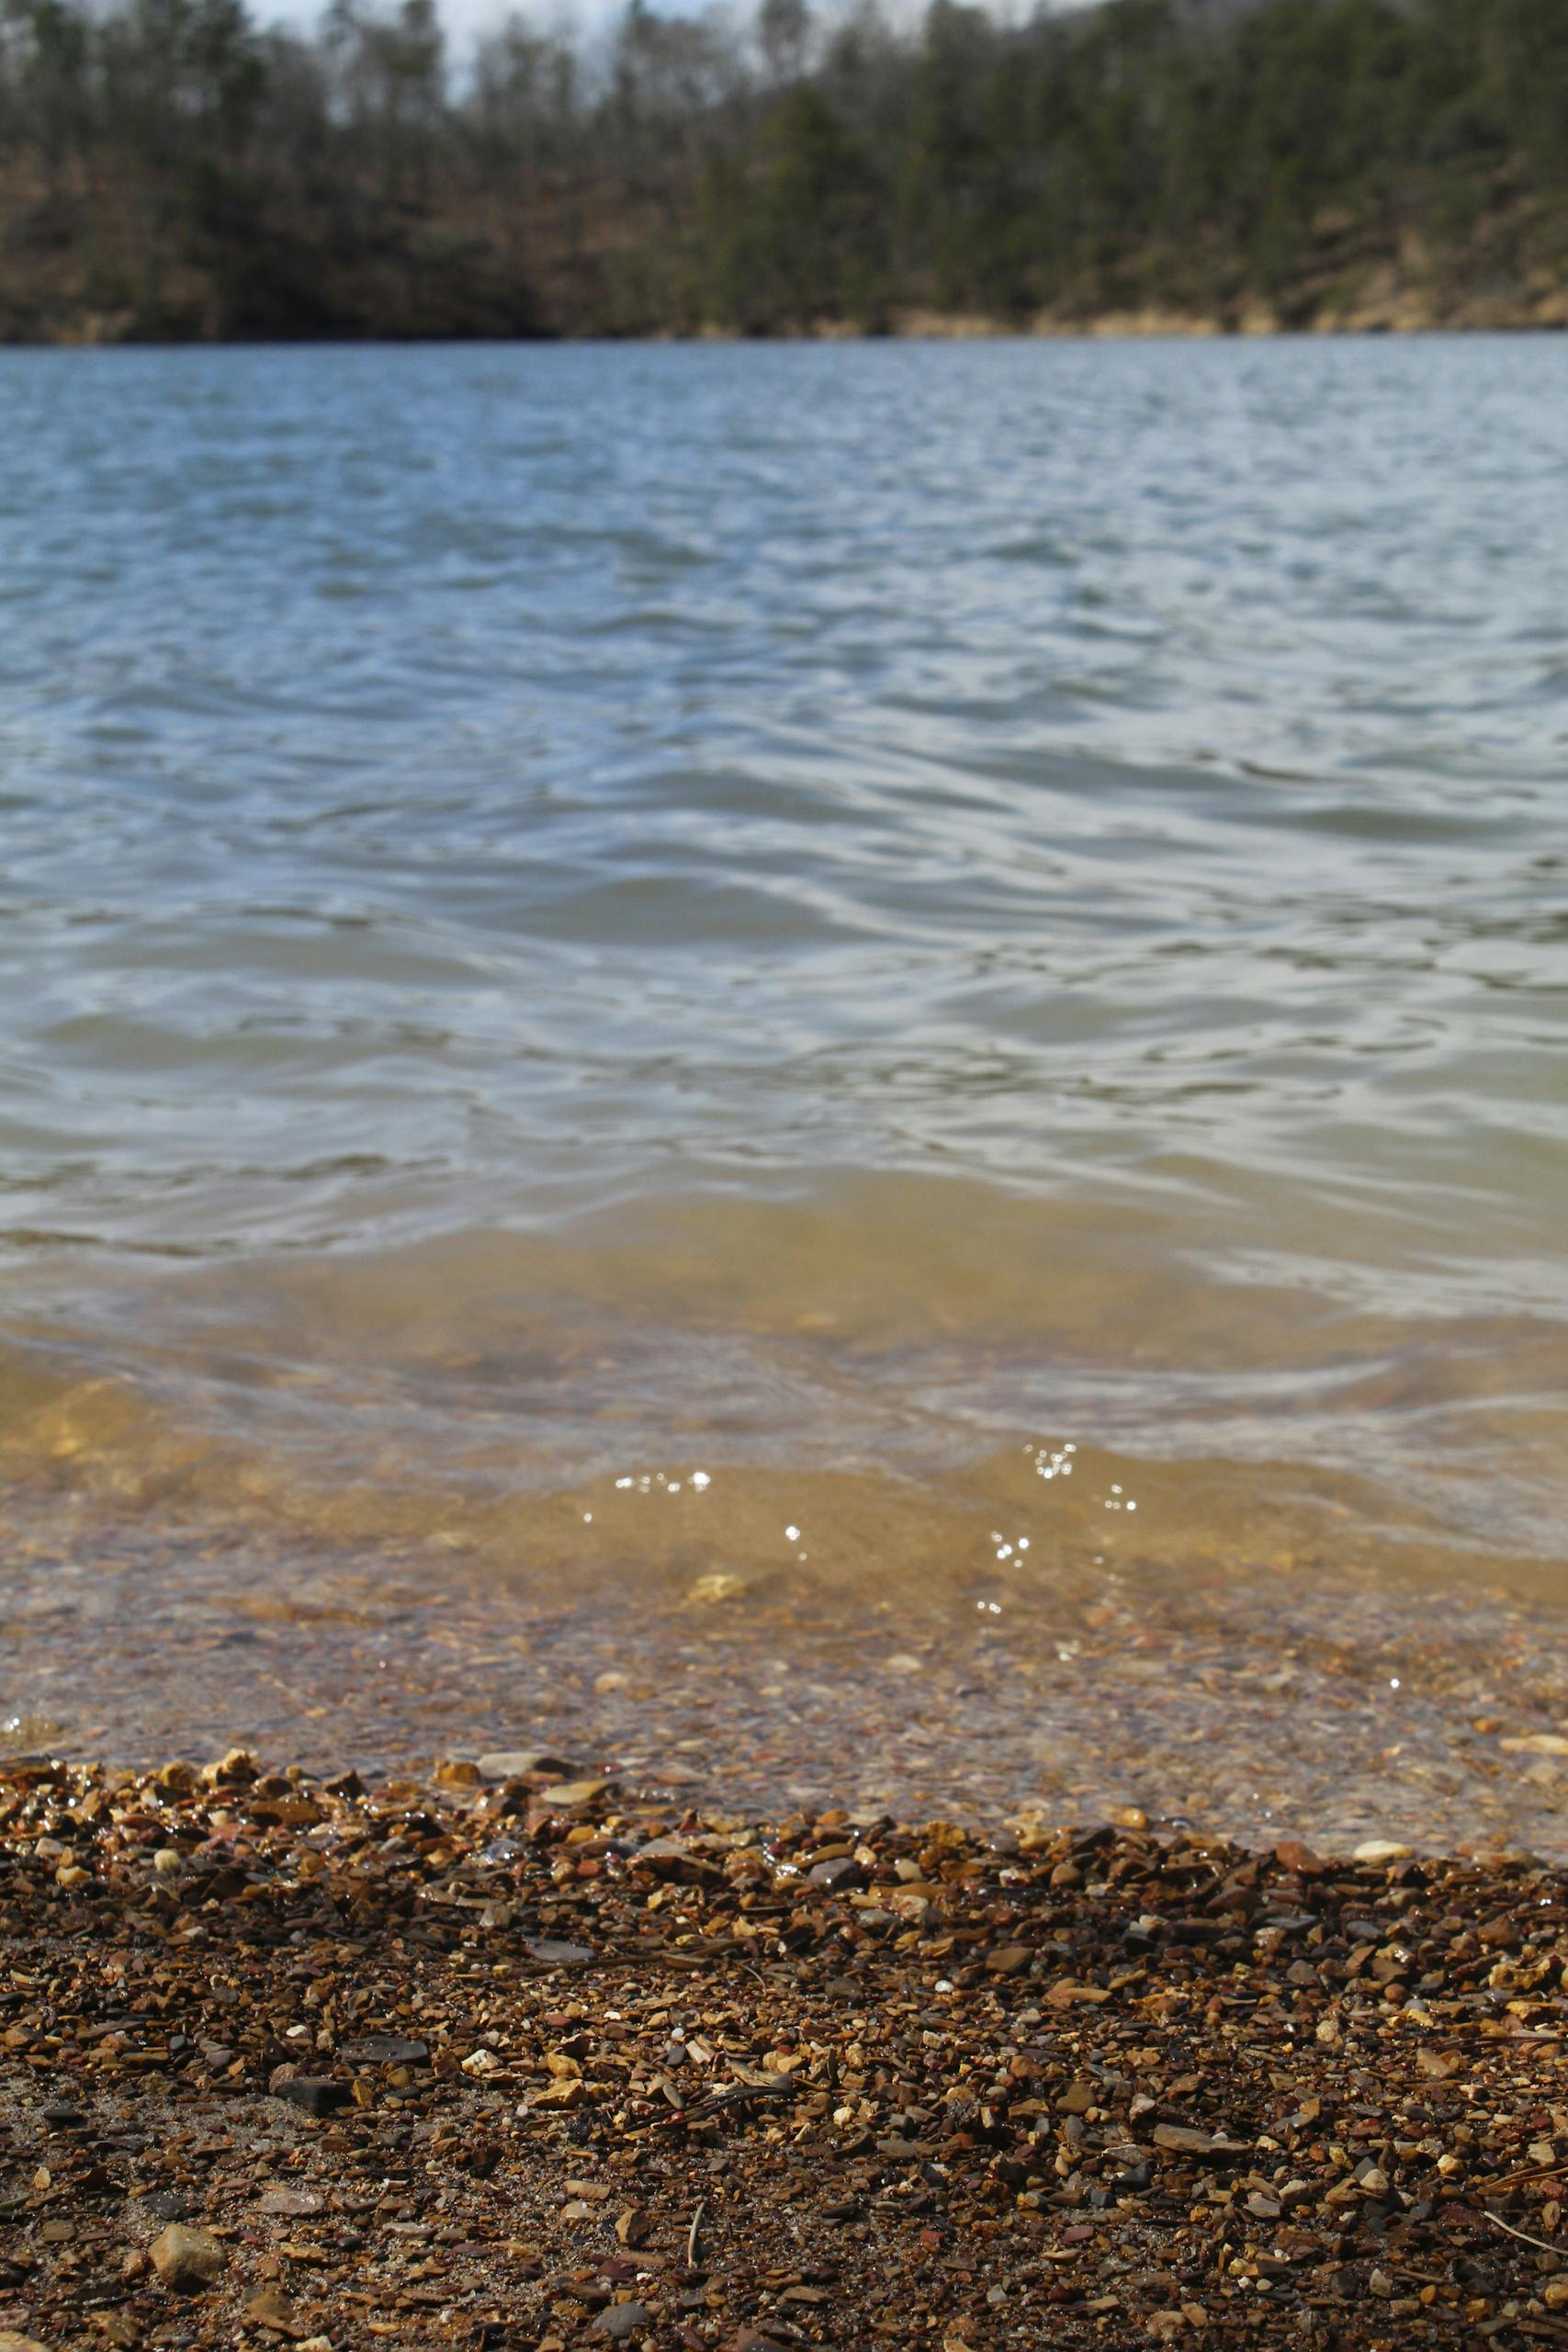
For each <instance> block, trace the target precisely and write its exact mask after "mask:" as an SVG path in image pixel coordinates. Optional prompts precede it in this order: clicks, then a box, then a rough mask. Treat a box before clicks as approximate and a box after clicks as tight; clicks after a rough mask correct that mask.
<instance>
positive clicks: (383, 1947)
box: [0, 1749, 1568, 2352]
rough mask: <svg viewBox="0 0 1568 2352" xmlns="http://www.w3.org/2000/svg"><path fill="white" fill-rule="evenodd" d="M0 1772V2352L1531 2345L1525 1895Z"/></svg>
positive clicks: (1493, 1862) (515, 1789)
mask: <svg viewBox="0 0 1568 2352" xmlns="http://www.w3.org/2000/svg"><path fill="white" fill-rule="evenodd" d="M572 1771H573V1765H572V1761H571V1759H570V1758H565V1757H558V1756H548V1755H540V1754H529V1753H524V1752H513V1753H510V1754H495V1755H488V1756H481V1757H477V1758H464V1757H455V1758H447V1759H446V1760H444V1761H443V1762H442V1763H441V1764H440V1765H439V1766H438V1767H437V1768H436V1769H435V1770H434V1771H433V1772H432V1773H430V1774H429V1775H428V1776H425V1777H423V1778H420V1779H413V1778H405V1779H401V1780H387V1781H380V1782H375V1781H371V1782H369V1783H367V1781H365V1780H364V1779H362V1778H361V1776H360V1775H359V1774H358V1773H356V1772H355V1771H354V1770H340V1771H338V1772H336V1773H335V1774H319V1773H310V1772H306V1771H303V1770H300V1769H299V1768H298V1767H294V1768H290V1769H287V1770H275V1769H270V1768H268V1767H266V1766H265V1764H264V1762H263V1761H262V1760H260V1759H258V1758H254V1757H253V1756H251V1755H249V1754H247V1753H246V1752H244V1751H243V1750H239V1749H236V1750H232V1751H231V1752H230V1753H229V1754H227V1755H226V1756H225V1757H224V1758H222V1759H221V1760H220V1761H217V1762H214V1763H212V1764H209V1765H208V1766H206V1767H205V1768H203V1769H197V1767H195V1766H193V1765H191V1764H187V1763H172V1764H168V1765H166V1766H164V1767H163V1768H161V1769H160V1770H156V1771H153V1772H149V1773H139V1772H133V1771H130V1770H107V1769H104V1768H102V1767H96V1766H85V1765H66V1764H62V1763H60V1762H58V1761H54V1760H51V1759H50V1758H44V1757H39V1758H11V1759H9V1760H8V1761H7V1762H6V1764H5V1765H4V1767H3V1768H0V2345H3V2346H5V2347H6V2352H30V2347H32V2346H44V2347H46V2352H66V2347H72V2348H73V2352H74V2347H76V2346H101V2345H102V2344H104V2343H105V2342H106V2341H107V2343H109V2344H112V2345H116V2346H127V2347H129V2346H135V2345H137V2344H141V2343H146V2344H148V2345H150V2346H169V2347H171V2352H172V2348H173V2347H187V2346H188V2347H206V2346H218V2345H223V2346H268V2345H273V2346H276V2345H277V2344H280V2343H295V2344H299V2345H302V2346H307V2347H310V2352H328V2347H329V2346H331V2347H333V2352H337V2347H346V2346H359V2345H369V2344H371V2343H382V2342H385V2343H388V2344H391V2345H398V2344H402V2345H408V2346H425V2345H430V2346H445V2345H462V2346H475V2347H492V2346H518V2347H523V2346H528V2347H534V2348H535V2352H592V2347H594V2346H604V2345H607V2344H629V2345H634V2346H643V2347H651V2348H652V2352H665V2347H669V2348H670V2352H674V2347H681V2352H708V2347H715V2352H717V2348H718V2347H725V2352H765V2347H767V2346H779V2347H784V2346H824V2347H826V2346H849V2345H863V2344H866V2343H871V2342H886V2343H890V2344H893V2343H897V2344H930V2345H933V2346H942V2352H991V2347H997V2352H1000V2347H1002V2346H1011V2345H1026V2344H1027V2345H1039V2344H1047V2343H1048V2344H1051V2345H1053V2346H1055V2345H1061V2346H1108V2347H1109V2346H1145V2345H1148V2344H1191V2345H1193V2346H1199V2345H1211V2344H1226V2343H1231V2342H1235V2343H1238V2344H1247V2345H1259V2346H1263V2345H1276V2344H1277V2345H1281V2346H1284V2345H1289V2346H1311V2347H1314V2352H1329V2347H1340V2346H1344V2347H1348V2346H1365V2347H1369V2352H1370V2347H1373V2346H1389V2347H1394V2346H1404V2345H1415V2344H1433V2345H1444V2346H1464V2347H1466V2352H1479V2348H1480V2347H1481V2346H1486V2345H1494V2344H1495V2345H1500V2346H1522V2345H1525V2344H1531V2343H1535V2342H1552V2341H1559V2340H1562V2338H1564V2337H1565V2336H1568V2262H1565V2261H1564V2259H1563V2257H1562V2256H1560V2255H1559V2253H1558V2251H1557V2250H1556V2243H1557V2235H1558V2232H1559V2228H1560V2222H1561V2214H1562V2175H1563V2171H1564V2169H1568V2091H1565V2086H1564V2082H1563V2034H1564V2030H1565V2020H1568V2003H1565V2001H1564V1997H1563V1990H1562V1962H1563V1957H1564V1942H1563V1938H1564V1925H1565V1906H1568V1881H1565V1879H1564V1876H1563V1874H1562V1872H1561V1871H1558V1870H1556V1869H1554V1868H1551V1867H1549V1866H1547V1865H1545V1864H1542V1863H1540V1862H1539V1861H1535V1860H1529V1859H1528V1858H1527V1857H1524V1856H1522V1855H1517V1854H1514V1855H1497V1856H1494V1857H1491V1858H1489V1859H1485V1860H1480V1859H1472V1860H1461V1861H1454V1860H1448V1861H1444V1860H1436V1859H1433V1858H1431V1857H1429V1856H1421V1855H1417V1854H1415V1853H1413V1852H1412V1851H1410V1850H1409V1849H1407V1848H1406V1847H1404V1845H1402V1844H1401V1843H1399V1842H1397V1841H1391V1840H1387V1839H1382V1840H1369V1841H1366V1842H1364V1843H1363V1844H1362V1845H1361V1846H1360V1847H1359V1849H1357V1850H1356V1851H1355V1852H1353V1853H1351V1854H1349V1855H1348V1856H1338V1857H1337V1856H1334V1855H1332V1854H1328V1855H1325V1854H1319V1853H1316V1852H1314V1851H1313V1850H1312V1849H1310V1848H1309V1847H1307V1846H1306V1845H1304V1844H1303V1843H1301V1842H1300V1841H1297V1840H1292V1839H1281V1840H1280V1841H1278V1842H1277V1843H1276V1844H1275V1845H1274V1846H1273V1847H1272V1848H1271V1849H1244V1848H1241V1847H1238V1846H1236V1845H1233V1844H1230V1843H1228V1842H1226V1841H1224V1840H1223V1839H1216V1838H1203V1837H1201V1836H1199V1835H1198V1834H1196V1833H1194V1832H1192V1831H1191V1830H1189V1829H1182V1828H1179V1827H1174V1826H1171V1825H1169V1824H1168V1823H1162V1822H1161V1821H1159V1820H1158V1819H1157V1818H1152V1817H1147V1816H1145V1815H1144V1814H1143V1813H1141V1812H1140V1811H1137V1810H1135V1809H1132V1808H1127V1809H1125V1810H1124V1811H1123V1812H1122V1816H1121V1817H1120V1818H1119V1819H1111V1820H1102V1821H1099V1822H1089V1823H1084V1824H1080V1825H1078V1826H1075V1827H1062V1826H1049V1825H1048V1824H1047V1823H1046V1822H1045V1821H1044V1820H1043V1819H1041V1818H1039V1817H1035V1818H1032V1819H1031V1818H1021V1819H1020V1820H1018V1821H1017V1822H1016V1823H1015V1824H1013V1825H1012V1826H1006V1825H1001V1824H998V1825H997V1826H993V1827H992V1828H990V1829H989V1830H984V1831H982V1830H978V1829H965V1828H964V1827H962V1826H955V1825H953V1824H951V1823H943V1822H940V1821H939V1822H931V1823H928V1824H926V1825H925V1826H908V1825H903V1824H900V1823H898V1822H897V1821H895V1820H894V1819H893V1818H891V1817H890V1816H888V1815H886V1814H874V1813H868V1812H865V1811H863V1810H856V1811H851V1810H849V1809H846V1808H842V1807H824V1808H822V1809H820V1810H818V1811H816V1812H811V1813H808V1812H806V1811H799V1812H796V1813H795V1814H793V1815H788V1816H784V1817H780V1818H775V1819H773V1820H772V1821H764V1820H756V1819H751V1818H749V1817H746V1816H744V1815H736V1814H731V1813H727V1812H725V1811H723V1810H722V1809H720V1808H718V1807H717V1806H716V1805H713V1804H707V1803H686V1804H681V1803H679V1802H677V1803H671V1801H670V1800H669V1799H668V1797H660V1796H658V1795H657V1794H654V1793H651V1792H644V1791H641V1790H639V1789H638V1788H637V1786H636V1785H634V1784H626V1785H617V1784H615V1782H612V1781H604V1780H603V1779H584V1778H573V1777H563V1776H570V1774H571V1773H572Z"/></svg>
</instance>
